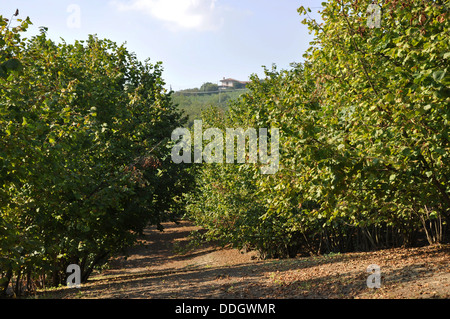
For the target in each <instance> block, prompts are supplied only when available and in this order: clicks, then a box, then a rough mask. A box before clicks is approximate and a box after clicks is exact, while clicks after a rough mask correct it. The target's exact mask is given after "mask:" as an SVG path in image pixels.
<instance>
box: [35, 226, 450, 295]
mask: <svg viewBox="0 0 450 319" xmlns="http://www.w3.org/2000/svg"><path fill="white" fill-rule="evenodd" d="M194 229H196V228H195V227H193V226H192V225H190V224H189V223H186V222H183V223H181V224H180V225H174V224H165V231H164V232H159V231H157V230H156V229H155V228H149V229H147V230H146V232H145V236H144V238H143V240H142V242H141V244H140V245H137V246H135V247H133V248H131V249H130V250H129V252H128V255H129V257H128V258H127V259H125V258H124V257H120V258H116V259H115V260H113V261H112V263H111V268H110V269H109V270H106V271H103V272H102V273H100V274H98V275H96V276H94V277H92V279H91V280H89V282H88V283H87V284H85V285H83V286H82V288H80V289H68V288H63V289H60V290H58V291H56V292H52V293H50V294H49V293H46V294H45V295H44V297H46V298H121V299H124V298H156V299H166V298H196V299H197V298H198V299H204V298H207V299H209V298H223V299H227V298H396V299H398V298H414V299H416V298H446V299H448V298H450V267H449V264H450V245H443V246H442V245H441V246H430V247H422V248H411V249H388V250H381V251H377V252H364V253H346V254H334V255H328V256H318V257H307V258H304V257H302V258H296V259H288V260H277V259H274V260H265V261H262V260H259V259H257V258H256V254H255V253H254V252H250V253H241V252H239V251H238V250H235V249H220V248H219V247H215V246H213V245H209V246H203V247H200V248H197V249H195V250H193V251H189V252H187V253H184V254H180V253H176V251H177V249H178V250H180V249H179V248H180V247H181V248H182V247H186V245H187V243H188V239H187V236H188V235H189V233H190V232H191V231H192V230H194ZM371 264H377V265H379V266H380V268H381V288H380V289H369V288H367V284H366V280H367V277H368V276H369V275H370V274H368V273H367V272H366V269H367V266H369V265H371Z"/></svg>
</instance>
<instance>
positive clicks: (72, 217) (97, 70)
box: [0, 19, 186, 292]
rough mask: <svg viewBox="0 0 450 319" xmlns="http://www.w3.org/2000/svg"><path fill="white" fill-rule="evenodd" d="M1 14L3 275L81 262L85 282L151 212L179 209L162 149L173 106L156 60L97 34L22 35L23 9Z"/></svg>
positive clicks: (152, 219) (179, 170) (162, 216)
mask: <svg viewBox="0 0 450 319" xmlns="http://www.w3.org/2000/svg"><path fill="white" fill-rule="evenodd" d="M0 21H1V24H0V25H1V26H2V29H1V37H0V39H2V41H3V42H2V43H0V45H1V47H2V52H1V54H0V58H1V60H0V62H1V66H2V68H3V72H4V73H3V75H4V76H2V77H0V97H1V100H0V185H1V189H0V280H2V281H3V282H2V283H3V285H4V286H3V287H4V288H6V287H7V284H8V281H9V280H10V279H11V276H13V275H15V276H16V290H17V291H18V292H20V290H21V289H22V287H20V282H21V281H20V277H21V276H24V275H25V274H26V275H27V277H28V283H30V282H31V281H30V278H35V279H37V278H36V277H38V276H40V278H41V281H43V280H46V281H47V282H49V281H50V283H51V284H54V285H58V284H59V283H64V280H65V278H66V274H65V270H66V267H67V265H68V264H78V265H80V267H81V270H82V280H83V281H85V280H87V278H88V277H89V275H90V273H91V272H92V270H93V269H94V267H98V266H101V265H102V264H103V263H104V262H105V261H106V260H107V258H108V257H109V256H112V255H113V254H115V253H117V252H119V251H121V250H122V249H123V248H125V247H127V246H129V245H130V244H132V243H133V242H134V240H135V239H136V237H137V236H138V235H139V234H140V233H141V232H142V231H143V228H144V227H145V226H146V225H147V224H148V223H151V224H155V225H159V227H160V228H161V225H160V223H161V222H163V221H166V220H174V219H175V218H177V217H178V216H179V212H180V211H181V209H182V205H181V197H180V196H181V194H182V193H183V192H185V188H186V184H185V183H184V181H185V179H183V176H185V174H186V172H185V170H184V167H183V166H181V165H175V164H173V163H172V161H171V159H170V156H169V155H168V154H170V152H169V151H168V150H169V147H170V144H169V138H170V134H171V131H172V130H173V129H175V128H176V127H178V126H180V125H182V123H181V122H180V117H181V116H180V114H179V113H178V112H177V111H176V109H175V106H174V105H173V104H172V101H171V96H170V94H168V93H166V91H165V89H164V82H163V80H162V78H161V73H162V68H161V63H159V62H158V63H156V64H150V62H149V61H145V63H141V62H139V61H138V60H137V58H136V56H135V55H134V54H132V53H129V52H128V51H127V50H126V48H125V47H124V46H123V45H122V46H118V45H117V44H115V43H114V42H112V41H110V40H101V39H98V38H97V37H95V36H90V37H89V38H88V39H87V40H86V41H75V43H74V44H67V43H65V42H64V41H63V42H62V43H59V44H57V43H55V42H53V41H51V40H50V39H48V38H47V35H46V33H45V29H43V30H42V31H41V33H40V34H39V35H37V36H34V37H33V38H31V39H30V40H27V41H25V40H22V39H21V38H20V36H19V33H18V32H19V31H24V30H25V29H26V27H27V25H28V24H29V23H30V22H29V20H28V19H27V20H26V21H23V22H22V24H21V26H20V27H17V28H13V29H12V30H11V31H10V30H8V29H7V28H6V27H5V21H4V19H0ZM5 60H6V61H5ZM11 61H17V62H14V63H13V62H11ZM19 66H23V67H22V68H19ZM45 278H47V279H45ZM2 283H0V284H2ZM27 288H29V287H27Z"/></svg>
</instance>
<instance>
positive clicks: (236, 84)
mask: <svg viewBox="0 0 450 319" xmlns="http://www.w3.org/2000/svg"><path fill="white" fill-rule="evenodd" d="M220 83H221V85H220V86H219V88H220V89H222V90H224V89H242V88H245V87H246V85H247V83H249V82H248V81H238V80H235V79H231V78H228V79H226V78H223V79H222V80H220Z"/></svg>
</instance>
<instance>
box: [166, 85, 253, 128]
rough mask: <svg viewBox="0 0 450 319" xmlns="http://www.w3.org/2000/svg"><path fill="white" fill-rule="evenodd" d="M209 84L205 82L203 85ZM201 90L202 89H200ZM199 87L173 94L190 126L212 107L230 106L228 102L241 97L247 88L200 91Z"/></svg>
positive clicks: (224, 107)
mask: <svg viewBox="0 0 450 319" xmlns="http://www.w3.org/2000/svg"><path fill="white" fill-rule="evenodd" d="M206 85H208V83H205V84H203V85H202V88H203V87H204V86H206ZM200 90H201V89H200ZM200 90H199V89H191V90H183V91H178V92H175V93H174V94H173V95H172V98H173V102H174V104H175V105H177V107H178V110H180V111H182V112H183V114H184V115H185V116H186V117H187V118H188V126H189V127H191V126H192V125H193V124H194V121H195V120H200V119H201V118H202V115H201V114H202V112H203V111H206V110H207V109H209V108H210V107H219V108H221V109H223V110H226V109H227V108H228V104H229V103H230V102H231V101H233V100H236V99H238V98H239V96H241V95H242V94H243V93H245V92H246V91H245V90H236V91H234V90H227V91H221V92H219V91H206V93H205V91H200Z"/></svg>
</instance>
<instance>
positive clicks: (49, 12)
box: [0, 0, 322, 90]
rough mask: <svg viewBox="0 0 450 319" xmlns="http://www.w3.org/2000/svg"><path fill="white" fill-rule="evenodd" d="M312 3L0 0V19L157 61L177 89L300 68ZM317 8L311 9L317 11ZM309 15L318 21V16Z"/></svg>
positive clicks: (32, 30) (298, 0) (317, 3)
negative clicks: (304, 13) (303, 10)
mask: <svg viewBox="0 0 450 319" xmlns="http://www.w3.org/2000/svg"><path fill="white" fill-rule="evenodd" d="M321 2H322V1H313V0H277V1H274V0H240V1H239V0H89V1H87V0H78V1H77V0H69V1H66V0H40V1H32V0H14V1H10V0H0V14H1V15H3V16H4V17H7V18H10V17H11V15H12V14H13V13H14V11H15V10H16V9H17V8H18V9H19V11H20V15H19V18H25V17H27V16H29V17H30V19H31V21H32V22H33V26H32V27H31V28H30V33H31V34H36V33H37V32H38V28H39V27H40V26H46V27H48V28H49V31H48V34H49V36H50V37H51V38H52V39H54V40H56V41H57V40H58V39H59V38H63V39H65V40H66V41H67V42H73V41H74V40H75V39H78V40H82V39H86V38H87V36H88V35H89V34H97V36H98V37H100V38H108V39H111V40H113V41H115V42H117V43H119V44H122V43H124V42H126V46H127V48H128V50H129V51H132V52H135V53H136V54H137V56H138V58H139V59H140V60H142V61H143V60H145V59H146V58H150V59H151V61H153V62H156V61H162V62H163V67H164V73H163V78H164V80H165V82H166V83H167V86H171V87H172V88H173V89H174V90H180V89H186V88H193V87H200V86H201V85H202V84H203V83H204V82H213V83H218V81H219V80H220V79H222V78H223V77H231V78H235V79H238V80H242V81H245V80H248V77H249V76H250V74H252V73H257V74H258V75H262V74H263V68H262V66H263V65H265V66H267V67H271V65H272V64H276V65H277V67H278V68H279V69H286V68H289V64H290V63H292V62H300V61H301V60H302V55H303V53H304V51H305V50H306V49H307V48H308V46H309V42H310V41H311V40H312V36H311V35H309V33H308V29H307V27H306V26H305V25H303V24H301V20H302V19H303V17H300V16H299V14H298V13H297V8H299V7H300V6H301V5H303V6H306V7H312V8H318V7H320V3H321ZM317 10H319V9H315V10H313V11H317ZM311 16H312V17H314V18H318V17H319V15H318V14H317V13H316V14H314V13H312V14H311Z"/></svg>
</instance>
